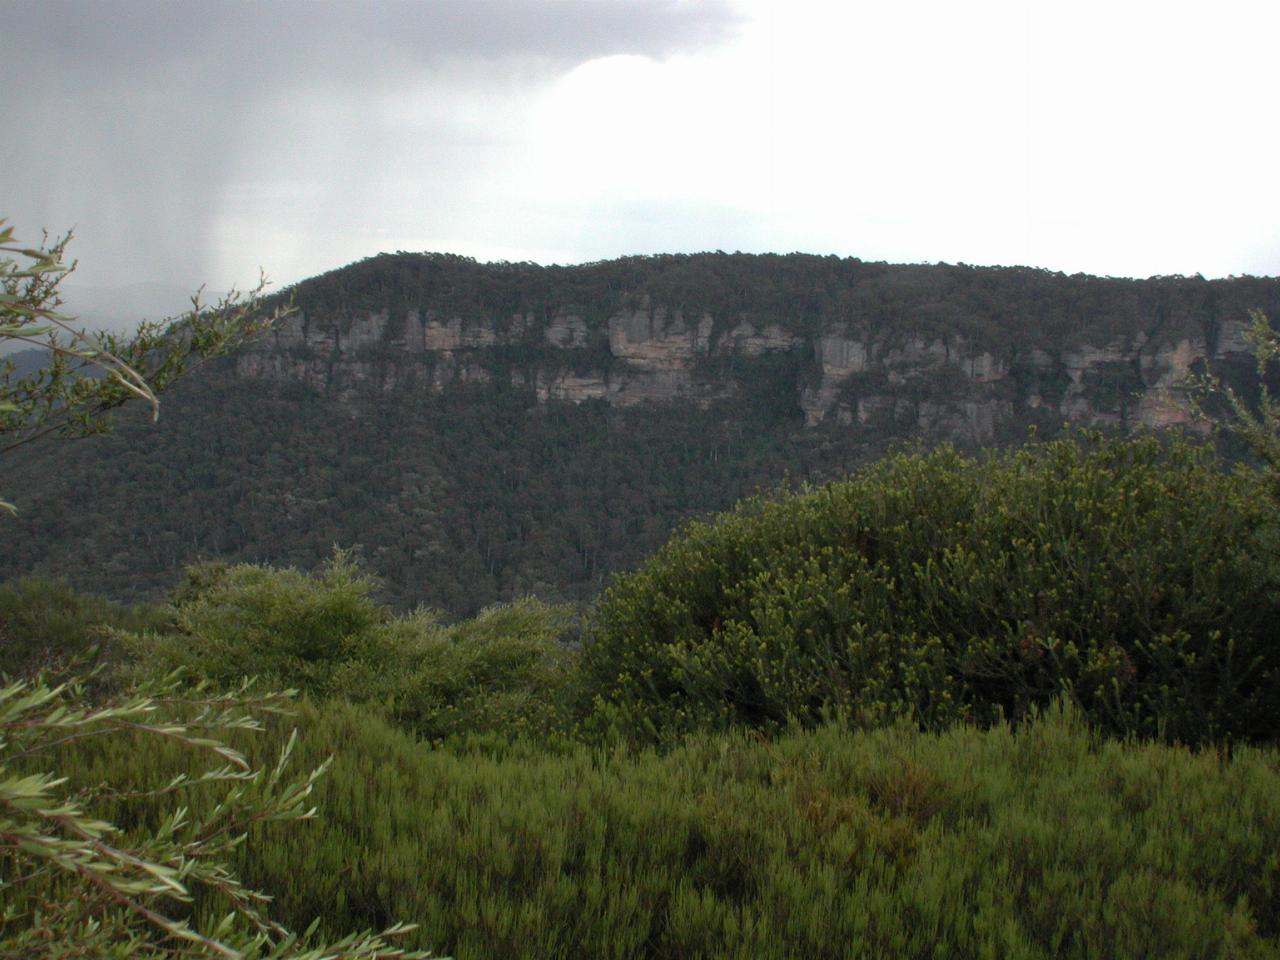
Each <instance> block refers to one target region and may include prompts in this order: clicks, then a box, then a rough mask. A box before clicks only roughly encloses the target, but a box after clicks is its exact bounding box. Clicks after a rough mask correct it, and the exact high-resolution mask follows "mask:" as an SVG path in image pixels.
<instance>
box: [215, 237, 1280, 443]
mask: <svg viewBox="0 0 1280 960" xmlns="http://www.w3.org/2000/svg"><path fill="white" fill-rule="evenodd" d="M405 256H407V255H401V259H399V260H395V258H387V259H388V260H389V261H391V260H395V263H396V265H398V266H399V267H400V269H401V272H402V273H403V268H404V261H403V257H405ZM706 256H707V257H710V258H712V259H710V260H707V261H702V262H701V267H702V268H703V269H710V268H711V267H716V266H722V264H721V263H720V262H719V261H716V260H715V259H714V258H715V256H716V255H706ZM720 256H722V257H723V256H725V255H720ZM381 259H382V258H378V259H375V260H374V261H366V264H372V266H368V267H365V265H359V266H361V267H365V269H366V272H371V273H372V274H373V275H376V274H377V270H378V267H379V261H380V260H381ZM673 259H674V260H675V261H677V264H678V265H679V266H681V267H683V268H686V269H688V268H689V265H690V264H698V263H699V261H698V259H697V258H673ZM729 259H732V260H733V262H734V263H735V264H736V263H738V262H740V261H745V262H746V267H745V268H744V269H745V270H746V271H747V274H746V275H747V276H749V275H750V268H751V266H752V264H751V260H752V258H743V257H741V256H739V257H737V258H736V259H734V258H729ZM784 260H785V258H784ZM808 261H814V262H815V263H809V262H808ZM449 262H453V261H449ZM643 262H644V261H642V264H643ZM761 262H762V263H764V261H763V260H762V261H761ZM468 263H469V262H468ZM616 263H618V264H621V263H627V261H618V262H616ZM426 264H427V265H431V264H435V265H437V266H438V264H439V259H438V258H437V259H436V260H430V259H428V260H427V261H426ZM708 264H709V265H710V266H709V267H708ZM848 264H854V265H856V266H857V268H858V271H859V272H857V273H852V274H849V273H848V270H847V269H846V270H845V273H846V274H848V275H849V277H850V278H851V279H848V280H847V281H846V282H845V287H843V288H841V286H840V281H841V279H842V277H844V276H845V274H840V273H838V272H833V271H838V270H839V269H841V268H843V267H845V266H846V265H848ZM660 265H661V264H660ZM766 265H767V266H769V267H770V268H772V269H776V268H777V264H776V263H775V262H773V261H769V262H768V264H766ZM824 265H825V266H824ZM382 266H383V267H384V268H386V269H388V270H389V269H390V267H391V266H392V264H391V263H390V262H389V263H387V264H383V265H382ZM447 266H448V263H446V267H447ZM521 266H522V268H523V270H524V273H522V274H520V275H519V276H517V277H514V278H512V277H510V276H508V275H509V274H510V273H511V271H510V270H507V271H506V272H505V273H500V276H501V277H503V278H505V281H506V282H507V284H508V286H509V287H511V289H512V290H515V291H516V292H515V293H511V292H510V291H508V290H507V288H503V290H504V291H506V292H503V293H502V294H501V296H498V295H496V294H492V293H486V294H485V295H486V296H489V297H490V299H491V300H494V301H496V302H499V303H500V302H502V301H504V300H505V301H509V302H514V301H518V300H521V299H523V300H525V301H531V300H533V299H536V300H537V302H536V305H534V306H533V307H532V308H530V304H529V303H528V302H526V303H523V304H521V306H522V307H523V309H516V310H513V311H502V312H499V310H500V307H499V308H498V309H495V307H494V305H493V304H488V303H486V302H484V296H471V297H470V299H469V300H467V298H462V300H465V301H467V302H463V303H460V305H457V306H454V307H452V308H451V307H450V306H449V304H448V303H442V302H441V301H442V299H444V298H442V297H441V295H440V294H439V293H438V288H439V289H448V290H449V291H450V293H451V294H454V293H455V291H456V289H457V288H458V287H459V282H458V281H457V278H453V279H452V280H450V279H448V277H447V271H440V270H437V271H436V274H439V276H437V275H436V274H432V278H431V279H430V280H429V281H428V280H422V279H420V278H419V279H418V280H417V281H416V282H415V283H414V284H407V285H405V284H402V285H401V286H400V287H398V288H397V287H396V285H395V283H394V282H392V281H390V280H387V279H385V278H383V279H382V280H381V281H380V283H379V284H378V285H377V286H376V287H375V289H376V290H379V291H382V301H383V302H379V295H378V294H377V293H376V292H375V293H374V294H372V295H370V294H368V293H367V292H366V293H365V294H364V295H363V296H362V297H361V298H360V300H361V302H360V304H358V305H356V306H353V305H352V304H351V302H350V301H351V299H352V298H350V297H346V296H343V297H339V298H336V300H326V299H325V297H323V296H317V295H311V296H305V295H304V296H302V297H300V298H299V300H300V307H301V309H300V310H299V312H298V313H297V314H296V315H295V316H294V317H293V318H291V319H290V320H289V321H287V322H286V323H284V324H282V325H281V326H280V327H279V328H278V329H276V330H275V331H273V332H272V333H271V334H270V335H269V336H268V337H267V338H265V339H263V340H262V341H260V342H258V343H257V344H255V345H254V346H253V348H252V349H250V350H248V351H247V352H245V353H244V354H243V355H242V356H241V358H240V360H239V367H238V369H239V373H240V375H241V376H244V377H247V378H270V379H293V380H299V381H302V382H305V383H307V384H310V385H312V386H314V387H316V388H318V389H321V390H324V391H327V392H335V391H336V392H337V393H338V394H339V395H341V396H354V395H357V394H360V393H362V392H366V391H369V390H375V391H388V390H400V389H405V390H411V391H443V390H448V389H450V388H451V387H454V386H457V385H461V384H490V385H492V386H493V387H494V388H495V389H522V390H527V391H529V392H530V393H531V395H532V396H535V397H536V398H537V399H538V400H539V401H567V402H572V403H581V402H584V401H602V402H605V403H609V404H616V405H622V406H632V405H636V404H642V403H648V402H662V403H692V404H697V405H699V406H704V407H705V406H707V405H710V404H713V403H716V402H721V401H728V402H739V403H741V402H748V401H750V402H765V403H770V404H774V405H777V406H782V407H789V408H791V409H792V411H793V412H794V414H795V415H796V417H797V419H799V418H800V417H803V422H804V423H805V424H807V425H809V426H816V425H819V424H827V425H831V426H834V427H836V428H839V427H840V426H847V427H850V428H856V427H858V426H864V427H880V428H884V427H888V428H892V429H894V430H895V431H896V432H922V433H926V434H937V435H949V436H954V437H957V438H964V439H966V440H971V441H975V442H978V443H983V442H988V441H990V440H991V439H993V438H994V436H995V435H996V432H997V429H998V427H999V425H1000V424H1001V423H1004V422H1007V421H1010V420H1011V419H1013V418H1017V417H1024V418H1025V417H1026V416H1028V415H1032V414H1035V415H1039V416H1051V417H1054V418H1057V419H1059V420H1061V421H1072V422H1076V423H1082V424H1091V425H1108V426H1120V427H1135V426H1138V425H1148V426H1167V425H1170V424H1174V423H1179V422H1183V421H1184V420H1186V418H1187V412H1186V409H1185V406H1184V405H1183V404H1181V403H1180V402H1179V396H1178V395H1179V392H1180V384H1181V383H1182V381H1183V380H1184V378H1185V377H1186V375H1187V374H1188V373H1189V372H1191V371H1192V370H1193V369H1194V368H1196V366H1197V365H1198V364H1204V363H1206V362H1207V363H1210V364H1212V365H1215V366H1217V367H1218V368H1219V369H1224V368H1230V367H1232V366H1236V367H1239V366H1241V365H1247V362H1248V346H1247V344H1246V342H1245V341H1244V337H1243V332H1244V329H1245V327H1246V326H1247V320H1248V315H1247V309H1248V306H1246V304H1249V303H1250V301H1251V300H1262V301H1267V302H1263V303H1259V304H1257V305H1258V306H1261V307H1263V308H1264V309H1265V308H1267V307H1268V306H1271V307H1273V308H1274V304H1275V302H1276V301H1277V300H1278V299H1280V297H1278V295H1277V289H1276V288H1277V284H1276V282H1275V281H1267V280H1252V279H1250V280H1249V283H1250V284H1251V285H1250V286H1248V288H1247V289H1243V288H1239V287H1237V288H1230V287H1222V286H1214V284H1219V285H1221V284H1231V283H1233V282H1234V281H1214V282H1210V281H1204V280H1203V279H1199V278H1191V279H1187V278H1172V279H1171V280H1164V281H1158V280H1157V281H1120V280H1098V279H1096V278H1078V277H1077V278H1067V277H1061V276H1060V275H1054V274H1047V273H1044V272H1042V271H1021V272H1017V271H1013V272H1009V271H1006V272H1004V273H1001V272H1000V271H988V273H989V274H990V275H991V277H994V278H995V279H994V280H992V279H991V278H990V277H988V275H987V274H984V273H983V272H982V271H976V270H975V269H974V268H956V267H945V266H938V267H903V268H893V267H887V266H885V265H865V264H860V263H859V262H858V261H840V262H838V263H837V264H835V265H834V266H831V265H829V264H827V262H826V261H824V260H823V259H822V258H807V259H805V262H804V263H803V264H802V266H804V267H805V268H806V269H809V270H810V272H811V274H812V275H813V276H814V277H816V278H817V279H819V280H822V282H823V283H824V284H825V286H824V287H823V294H822V297H820V298H818V299H816V300H813V301H811V302H810V303H809V304H808V306H807V308H806V309H805V310H803V311H802V310H800V309H793V308H792V307H791V301H787V300H782V301H780V300H779V296H778V295H776V294H775V295H774V296H773V297H772V299H771V298H770V297H768V296H763V295H761V296H754V295H753V293H752V291H751V289H749V286H748V284H747V283H745V282H742V281H739V282H738V284H739V286H740V287H743V289H741V290H737V291H736V292H735V293H734V294H733V295H727V294H723V293H722V294H721V295H720V299H719V300H718V301H717V300H716V298H715V297H702V298H698V297H696V296H693V295H691V294H689V293H687V292H686V293H683V294H681V295H680V296H676V295H673V294H671V293H670V292H669V291H667V292H665V294H664V290H663V288H662V286H661V284H660V282H659V281H661V280H664V279H666V278H667V276H668V273H669V271H668V272H665V273H664V272H663V271H661V270H659V271H657V272H656V273H655V272H654V271H650V273H649V274H644V275H640V276H639V277H638V278H637V277H636V276H633V277H632V278H631V284H630V285H629V286H626V285H615V284H614V283H613V282H612V280H611V281H610V283H609V287H608V290H609V295H608V296H601V297H600V298H598V299H597V300H595V301H594V302H587V301H585V300H584V297H583V295H582V294H581V292H580V291H577V292H576V293H575V294H574V295H564V296H563V297H562V298H561V299H560V302H558V300H557V294H556V291H555V290H554V289H552V290H550V291H547V290H546V289H545V287H546V284H545V282H544V280H545V274H542V273H537V272H536V271H555V270H559V271H562V272H566V271H574V270H579V271H590V270H596V271H600V270H602V269H604V268H607V267H609V266H610V265H609V264H604V265H600V264H597V265H589V266H587V267H581V268H536V267H532V266H524V265H521ZM470 267H471V268H472V269H471V273H470V274H468V276H470V277H473V278H474V277H476V276H483V270H484V269H485V265H475V264H470ZM872 268H874V270H873V269H872ZM494 269H501V268H498V267H495V268H494ZM822 269H825V270H826V273H821V272H817V273H814V271H821V270H822ZM895 271H898V272H895ZM908 271H914V272H910V273H908ZM929 271H933V272H932V273H930V272H929ZM964 271H968V273H965V272H964ZM765 272H767V271H765ZM1006 274H1009V275H1008V276H1006ZM565 275H566V276H570V277H571V278H573V277H574V275H572V274H565ZM556 276H560V275H556ZM590 276H593V277H594V276H595V274H591V275H590ZM806 276H808V275H806ZM833 276H834V277H835V280H832V279H831V277H833ZM521 277H523V278H524V279H523V282H524V283H525V284H526V285H529V284H535V285H536V284H541V286H542V288H543V289H542V292H541V293H540V295H539V298H530V297H522V296H521V295H520V293H519V289H518V288H519V285H520V283H521V282H522V281H521ZM723 278H724V271H723V270H722V271H721V274H720V275H718V276H717V277H716V281H717V282H720V283H721V285H722V286H723V283H724V279H723ZM904 278H905V279H904ZM1014 280H1016V285H1014ZM469 282H471V283H472V284H475V283H478V282H479V281H477V280H475V279H472V280H471V281H469ZM561 282H564V281H563V280H561ZM793 282H794V283H795V284H801V283H803V282H804V278H803V277H802V278H801V279H799V280H796V281H793ZM446 283H447V284H448V286H442V285H444V284H446ZM983 283H985V284H986V286H985V287H982V286H981V284H983ZM433 284H434V285H433ZM1000 284H1004V285H1005V286H1000ZM1143 284H1147V286H1145V287H1144V286H1142V285H1143ZM894 285H896V286H894ZM366 286H367V285H366ZM775 286H776V285H775ZM620 287H621V289H620ZM304 288H305V285H304V287H300V288H299V290H300V291H303V292H304V293H305V289H304ZM978 288H981V293H982V299H978V297H977V294H976V293H975V289H978ZM487 289H488V288H486V290H487ZM1009 289H1012V290H1016V292H1017V295H1016V297H1015V295H1014V294H1011V293H1008V292H1007V290H1009ZM344 290H345V288H344ZM904 290H905V292H903V291H904ZM1027 290H1030V291H1031V292H1030V293H1027V292H1025V291H1027ZM886 291H889V293H886ZM993 291H994V292H993ZM1082 291H1083V292H1082ZM1055 298H1056V299H1055ZM454 299H455V300H457V299H458V298H457V297H456V296H455V297H454ZM698 299H702V300H703V301H704V302H703V303H702V304H701V305H699V306H694V307H691V306H689V304H690V302H692V301H696V300H698ZM575 301H576V303H575ZM780 302H781V305H779V303H780ZM1011 304H1012V305H1014V307H1015V308H1016V307H1017V305H1019V304H1025V305H1026V306H1024V307H1023V308H1024V309H1027V310H1028V311H1029V312H1031V313H1032V315H1031V316H1018V315H1016V314H1015V313H1014V311H1013V310H1011V309H1010V305H1011ZM984 309H985V310H986V312H985V313H984Z"/></svg>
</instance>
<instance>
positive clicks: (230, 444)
mask: <svg viewBox="0 0 1280 960" xmlns="http://www.w3.org/2000/svg"><path fill="white" fill-rule="evenodd" d="M281 296H282V298H287V297H291V298H292V299H293V301H294V303H295V305H296V307H297V308H298V312H297V314H296V315H295V317H294V318H292V319H291V320H289V321H287V322H286V323H284V324H282V325H281V326H280V327H278V328H277V329H276V330H275V331H274V332H273V333H272V334H270V335H269V336H268V337H266V338H264V339H263V340H261V341H260V342H258V343H257V344H255V345H253V346H252V347H251V348H250V349H249V350H247V351H245V352H243V353H242V354H240V355H239V356H238V357H237V358H234V361H233V362H229V363H223V364H222V365H220V366H216V367H213V368H209V369H206V370H204V371H202V372H201V373H200V375H199V376H198V377H196V378H193V379H192V380H191V381H189V382H187V383H185V384H182V385H181V386H180V387H179V388H178V389H177V390H176V391H174V392H173V393H172V394H170V395H169V397H168V398H167V399H166V401H165V403H164V407H163V416H162V417H161V420H160V423H159V424H158V425H156V426H153V425H151V424H150V423H149V422H148V421H147V418H146V417H145V416H143V414H142V413H141V412H139V411H133V412H130V413H127V414H126V415H124V416H122V417H121V418H120V423H119V424H118V431H117V433H116V435H114V436H110V437H97V438H91V439H88V440H84V441H81V442H78V443H77V444H72V445H66V446H59V445H53V446H48V447H44V448H40V446H39V445H36V446H35V447H33V448H31V449H29V450H23V451H19V452H17V453H15V454H13V455H10V456H8V457H6V458H5V462H4V465H3V468H2V471H3V484H4V489H6V490H7V491H13V499H14V501H15V502H16V503H17V505H18V506H19V508H20V510H21V514H20V516H19V518H18V520H17V521H16V522H15V523H13V524H12V525H11V526H10V530H9V534H8V537H7V542H6V549H5V551H4V556H3V557H2V558H0V577H5V578H11V577H15V576H19V575H23V574H27V573H30V572H38V573H41V574H46V575H57V576H63V577H68V578H70V579H71V580H72V581H73V582H74V583H76V584H77V585H78V586H80V587H82V588H86V589H92V590H96V591H101V592H105V593H107V594H109V595H111V596H114V597H117V598H121V599H137V598H141V597H146V596H153V595H155V594H157V593H158V592H160V591H163V590H165V589H168V588H170V587H172V586H173V585H174V584H175V583H176V582H177V580H178V579H179V578H180V576H181V569H182V568H183V567H184V566H185V565H187V564H189V563H191V562H194V561H196V560H199V559H227V560H234V561H253V562H265V563H272V564H278V565H280V564H288V565H297V566H299V567H301V568H304V569H310V568H312V567H314V566H315V565H316V564H317V563H318V562H320V561H321V560H322V559H323V558H324V557H326V556H327V555H328V554H329V552H330V551H331V549H332V547H333V545H334V544H338V545H342V546H351V547H355V548H356V549H357V552H358V553H360V554H361V555H362V556H363V557H364V558H365V559H366V561H367V562H368V564H369V566H370V567H371V569H373V570H374V571H375V572H377V573H378V574H379V575H380V576H381V577H382V578H383V580H384V581H385V592H384V597H385V598H386V599H387V600H388V601H389V602H391V603H393V604H394V605H396V606H399V607H411V606H413V605H416V604H419V603H425V604H428V605H431V606H435V607H439V608H442V609H443V610H445V611H447V612H448V613H450V614H453V615H465V614H470V613H472V612H474V611H476V610H478V609H479V608H480V607H482V606H484V605H485V604H488V603H491V602H493V601H495V600H500V599H505V598H510V597H514V596H519V595H523V594H527V593H534V594H536V595H539V596H542V597H544V598H546V599H551V600H570V601H575V602H583V601H586V600H588V599H590V598H591V597H592V596H594V595H595V593H596V592H597V591H598V590H599V588H600V586H601V585H602V584H603V582H604V580H605V577H606V576H607V575H608V574H609V573H610V572H612V571H614V570H617V569H621V568H627V567H631V566H634V565H635V564H636V563H638V562H639V561H640V560H641V559H642V558H644V557H645V556H647V555H648V554H650V553H651V552H652V551H653V550H655V549H656V548H657V547H658V546H659V545H660V544H661V543H662V542H663V541H664V540H665V539H666V538H667V536H668V535H669V533H670V531H671V530H672V528H673V527H674V526H675V525H676V524H678V523H679V522H680V521H681V520H682V519H684V518H686V517H690V516H699V515H703V514H705V513H707V512H710V511H715V510H722V509H725V508H727V507H728V506H730V505H731V504H732V503H734V502H735V501H736V500H738V499H740V498H741V497H743V496H746V495H748V494H750V493H752V492H753V491H755V490H757V489H760V488H763V489H766V490H768V489H774V488H776V487H777V486H779V485H780V484H787V485H795V484H797V483H800V482H803V481H807V480H812V479H825V478H829V477H833V476H837V475H840V474H843V473H846V472H847V471H849V470H850V469H852V468H853V467H856V466H858V465H859V464H862V463H865V462H867V461H868V460H870V459H872V458H874V457H876V456H877V455H879V454H880V453H882V452H883V451H884V450H885V449H886V448H887V447H888V446H889V445H890V444H893V443H897V442H912V441H919V442H922V443H925V444H931V443H934V442H937V441H940V440H951V441H954V442H957V443H959V444H960V445H961V446H962V447H965V448H968V449H973V448H976V447H979V446H985V445H991V444H1005V443H1011V442H1019V441H1020V440H1021V439H1023V438H1024V437H1025V436H1026V429H1027V427H1028V426H1031V425H1035V426H1036V427H1037V428H1038V429H1039V431H1040V433H1041V435H1042V436H1049V435H1053V434H1054V433H1055V432H1056V431H1058V430H1060V429H1061V427H1062V425H1063V423H1064V422H1068V421H1069V422H1074V423H1082V424H1093V425H1102V426H1106V427H1114V428H1117V429H1135V428H1138V427H1141V426H1143V425H1164V424H1169V423H1175V422H1177V421H1178V420H1180V419H1181V417H1182V416H1183V412H1182V409H1181V408H1180V407H1179V406H1178V405H1177V404H1176V403H1172V402H1170V401H1169V399H1168V397H1167V396H1166V394H1165V392H1164V388H1167V387H1173V386H1175V385H1176V383H1177V382H1178V379H1179V378H1180V377H1181V376H1182V374H1183V373H1184V372H1186V371H1187V370H1189V369H1193V368H1195V367H1196V365H1197V363H1198V362H1200V361H1203V360H1205V359H1206V358H1207V360H1208V362H1209V363H1210V365H1211V366H1212V367H1213V369H1214V370H1215V371H1216V372H1219V373H1222V374H1225V375H1226V376H1227V377H1228V378H1229V379H1231V378H1235V377H1236V376H1237V375H1241V374H1245V375H1247V374H1249V373H1251V372H1252V369H1253V364H1252V361H1251V359H1250V358H1249V357H1248V354H1247V352H1246V350H1245V345H1244V343H1243V340H1242V337H1241V333H1242V330H1243V326H1244V323H1245V321H1246V319H1247V311H1248V309H1249V308H1250V307H1255V306H1256V307H1260V308H1262V309H1264V310H1265V311H1267V312H1268V314H1269V316H1271V318H1272V319H1273V320H1274V319H1276V318H1277V317H1280V282H1277V281H1276V280H1273V279H1256V278H1239V279H1232V280H1221V281H1207V280H1204V279H1201V278H1154V279H1151V280H1145V281H1134V280H1110V279H1099V278H1093V277H1084V276H1074V277H1066V276H1062V275H1058V274H1050V273H1046V272H1044V271H1036V270H1029V269H1021V268H974V267H966V266H945V265H939V266H890V265H885V264H869V263H863V262H860V261H857V260H838V259H835V258H821V257H807V256H800V255H791V256H762V257H756V256H745V255H726V254H706V255H697V256H670V257H647V258H628V259H624V260H619V261H610V262H604V263H596V264H588V265H584V266H579V267H538V266H535V265H531V264H479V263H476V262H474V261H471V260H467V259H464V258H459V257H449V256H440V255H418V254H394V255H384V256H380V257H375V258H373V259H370V260H366V261H363V262H361V263H358V264H354V265H352V266H350V267H346V268H343V269H342V270H337V271H334V272H332V273H328V274H325V275H323V276H320V277H317V278H315V279H313V280H309V281H306V282H304V283H302V284H299V285H298V286H297V287H295V288H294V289H292V290H290V291H286V292H285V293H284V294H282V295H281ZM1241 379H1242V380H1243V379H1247V378H1241ZM86 561H92V562H86ZM86 571H92V573H91V574H90V573H87V572H86Z"/></svg>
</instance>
